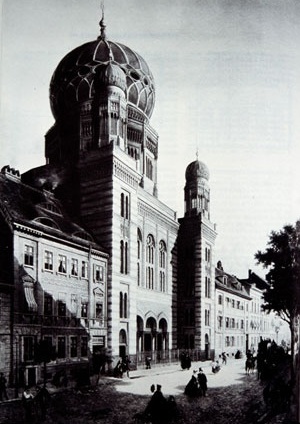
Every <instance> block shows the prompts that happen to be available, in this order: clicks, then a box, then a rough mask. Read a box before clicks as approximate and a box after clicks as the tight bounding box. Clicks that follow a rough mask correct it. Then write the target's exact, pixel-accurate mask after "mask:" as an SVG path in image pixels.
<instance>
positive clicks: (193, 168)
mask: <svg viewBox="0 0 300 424" xmlns="http://www.w3.org/2000/svg"><path fill="white" fill-rule="evenodd" d="M199 178H204V179H206V180H207V181H208V180H209V170H208V167H207V166H206V165H205V163H203V162H201V161H200V160H198V159H197V160H195V161H194V162H191V163H190V164H189V165H188V166H187V168H186V171H185V179H186V181H187V182H191V181H195V180H198V179H199Z"/></svg>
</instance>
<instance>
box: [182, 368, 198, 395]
mask: <svg viewBox="0 0 300 424" xmlns="http://www.w3.org/2000/svg"><path fill="white" fill-rule="evenodd" d="M196 376H197V371H196V370H194V371H193V375H192V377H191V379H190V381H189V382H188V384H187V385H186V386H185V389H184V394H185V395H187V396H189V397H192V398H193V397H197V396H199V394H200V393H199V388H198V382H197V378H196Z"/></svg>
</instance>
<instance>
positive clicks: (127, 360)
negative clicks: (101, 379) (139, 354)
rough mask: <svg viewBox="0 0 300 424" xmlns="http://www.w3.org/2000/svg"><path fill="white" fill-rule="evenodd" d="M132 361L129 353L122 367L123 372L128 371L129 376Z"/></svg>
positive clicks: (123, 360)
mask: <svg viewBox="0 0 300 424" xmlns="http://www.w3.org/2000/svg"><path fill="white" fill-rule="evenodd" d="M130 363H131V361H130V359H129V357H128V355H126V356H125V358H123V359H122V367H123V372H126V374H127V377H128V378H129V371H130V367H129V364H130Z"/></svg>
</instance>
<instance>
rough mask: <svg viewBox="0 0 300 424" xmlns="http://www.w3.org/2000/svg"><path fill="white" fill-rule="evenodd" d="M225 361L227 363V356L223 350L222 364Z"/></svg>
mask: <svg viewBox="0 0 300 424" xmlns="http://www.w3.org/2000/svg"><path fill="white" fill-rule="evenodd" d="M226 363H227V356H226V353H225V352H223V353H222V364H225V365H226Z"/></svg>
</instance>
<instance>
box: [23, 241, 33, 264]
mask: <svg viewBox="0 0 300 424" xmlns="http://www.w3.org/2000/svg"><path fill="white" fill-rule="evenodd" d="M24 264H25V265H29V266H33V247H32V246H28V245H25V251H24Z"/></svg>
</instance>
